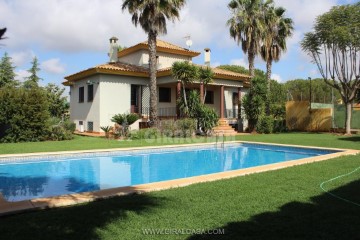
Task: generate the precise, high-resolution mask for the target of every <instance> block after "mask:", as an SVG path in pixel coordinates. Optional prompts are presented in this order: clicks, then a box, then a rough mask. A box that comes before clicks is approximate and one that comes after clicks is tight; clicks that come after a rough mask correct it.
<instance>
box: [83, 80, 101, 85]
mask: <svg viewBox="0 0 360 240" xmlns="http://www.w3.org/2000/svg"><path fill="white" fill-rule="evenodd" d="M95 83H97V84H99V82H96V81H94V80H87V81H86V84H87V85H93V84H95Z"/></svg>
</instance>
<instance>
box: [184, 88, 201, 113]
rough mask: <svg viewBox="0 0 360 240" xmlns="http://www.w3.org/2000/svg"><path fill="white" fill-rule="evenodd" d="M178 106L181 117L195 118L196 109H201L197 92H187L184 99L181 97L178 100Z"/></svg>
mask: <svg viewBox="0 0 360 240" xmlns="http://www.w3.org/2000/svg"><path fill="white" fill-rule="evenodd" d="M178 106H179V109H180V113H181V116H183V117H189V118H196V117H197V115H198V109H199V108H200V107H201V103H200V94H199V91H197V90H191V91H189V92H188V94H187V96H186V98H185V97H184V96H182V97H181V98H180V99H179V101H178Z"/></svg>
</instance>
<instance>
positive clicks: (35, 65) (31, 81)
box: [24, 57, 41, 88]
mask: <svg viewBox="0 0 360 240" xmlns="http://www.w3.org/2000/svg"><path fill="white" fill-rule="evenodd" d="M31 65H32V66H31V68H30V69H29V70H28V72H29V73H30V76H29V77H26V78H25V79H26V80H25V82H24V87H25V88H31V87H38V86H39V85H38V82H39V81H40V80H41V78H40V77H39V76H38V72H39V71H40V68H39V62H38V59H37V57H34V58H33V60H32V62H31Z"/></svg>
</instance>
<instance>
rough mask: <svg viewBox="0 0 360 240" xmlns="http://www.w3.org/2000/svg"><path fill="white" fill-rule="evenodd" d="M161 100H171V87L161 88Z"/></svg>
mask: <svg viewBox="0 0 360 240" xmlns="http://www.w3.org/2000/svg"><path fill="white" fill-rule="evenodd" d="M159 102H171V88H164V87H161V88H159Z"/></svg>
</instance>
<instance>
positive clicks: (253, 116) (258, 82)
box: [242, 77, 266, 132]
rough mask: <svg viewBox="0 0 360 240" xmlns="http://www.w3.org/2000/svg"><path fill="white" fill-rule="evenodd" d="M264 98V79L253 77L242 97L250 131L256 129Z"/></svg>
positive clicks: (263, 105) (262, 110)
mask: <svg viewBox="0 0 360 240" xmlns="http://www.w3.org/2000/svg"><path fill="white" fill-rule="evenodd" d="M265 98H266V79H265V78H260V77H255V78H254V79H253V80H252V85H251V88H250V90H249V93H248V94H246V95H245V96H244V97H243V100H242V102H243V106H244V110H245V114H246V117H247V119H248V123H249V130H250V132H253V131H256V130H257V129H256V126H257V123H258V120H259V118H260V117H261V114H262V113H263V112H264V107H265Z"/></svg>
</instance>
